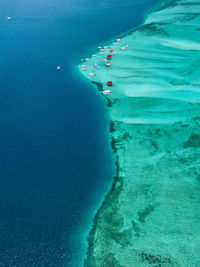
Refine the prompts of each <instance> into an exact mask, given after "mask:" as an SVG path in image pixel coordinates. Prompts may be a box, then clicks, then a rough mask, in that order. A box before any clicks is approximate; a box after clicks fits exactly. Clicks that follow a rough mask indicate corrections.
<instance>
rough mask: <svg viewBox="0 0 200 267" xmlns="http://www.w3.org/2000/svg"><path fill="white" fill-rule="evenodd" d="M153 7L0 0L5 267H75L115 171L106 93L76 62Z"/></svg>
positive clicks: (1, 262) (0, 232)
mask: <svg viewBox="0 0 200 267" xmlns="http://www.w3.org/2000/svg"><path fill="white" fill-rule="evenodd" d="M134 2H135V4H136V5H134V4H133V3H134ZM152 2H155V1H153V0H146V1H145V0H135V1H133V0H132V1H131V0H115V1H114V0H107V1H106V0H105V1H103V0H101V1H100V0H87V1H86V0H48V1H46V0H1V1H0V266H5V267H14V266H16V267H23V266H24V267H32V266H37V267H40V266H41V267H42V266H48V267H50V266H52V267H62V266H75V267H76V266H78V262H79V261H80V258H81V255H83V252H84V251H85V250H84V245H86V242H85V236H86V234H87V232H88V231H89V227H90V226H91V224H92V217H93V215H94V213H95V211H96V209H97V207H98V205H99V203H100V202H101V201H102V199H103V197H104V195H105V192H106V191H107V190H108V188H109V186H110V184H111V181H112V169H113V167H112V155H111V151H110V148H109V146H108V142H109V139H108V134H107V133H106V130H105V129H108V119H107V113H106V112H107V111H106V107H105V103H104V100H103V97H101V96H100V95H99V94H98V92H97V90H95V88H94V87H92V86H90V85H88V83H87V82H86V81H85V80H84V79H82V78H81V77H80V76H79V74H78V73H77V71H76V65H77V64H78V63H79V59H80V58H81V57H83V56H86V55H87V51H89V49H91V48H92V47H94V46H95V45H97V44H100V43H102V42H103V40H106V39H108V38H111V37H112V36H115V35H117V34H119V33H122V32H124V31H126V30H127V29H129V28H131V27H133V26H135V25H137V24H138V23H140V22H141V20H142V14H143V13H144V11H145V10H146V9H147V7H148V6H149V5H152ZM7 16H11V17H12V18H13V19H12V20H11V21H8V20H7V19H6V18H7ZM57 65H61V67H62V71H60V72H58V71H56V66H57Z"/></svg>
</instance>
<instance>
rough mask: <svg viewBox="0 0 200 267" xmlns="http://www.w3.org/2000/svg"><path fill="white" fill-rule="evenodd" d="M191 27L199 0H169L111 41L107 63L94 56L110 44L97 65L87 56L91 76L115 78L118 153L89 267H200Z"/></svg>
mask: <svg viewBox="0 0 200 267" xmlns="http://www.w3.org/2000/svg"><path fill="white" fill-rule="evenodd" d="M199 25H200V3H198V2H193V1H190V0H179V1H172V2H171V3H170V4H168V5H167V6H162V7H161V8H159V9H157V10H156V11H154V12H152V13H151V14H149V16H148V17H147V18H146V20H145V22H144V24H143V25H142V26H140V27H138V28H137V29H133V30H131V31H130V32H128V33H127V34H126V35H125V36H123V38H122V40H121V41H120V43H119V44H116V45H113V47H114V50H115V52H116V55H115V56H113V58H112V61H111V67H110V68H106V67H105V66H104V63H102V59H103V58H106V55H107V54H108V53H109V52H105V53H104V55H103V58H101V60H99V62H98V64H99V66H100V67H101V68H100V69H98V70H97V69H96V68H95V67H94V66H93V63H94V62H96V61H97V60H96V58H93V59H91V60H90V62H89V63H87V64H88V65H87V71H88V72H91V71H94V72H95V76H94V77H92V78H91V80H94V81H97V82H101V83H102V84H103V86H104V88H107V86H106V81H108V80H112V81H113V87H111V91H112V92H111V94H110V95H109V98H110V103H111V104H112V108H111V117H112V119H113V121H114V122H115V126H113V129H114V131H113V140H114V144H115V148H116V150H117V153H118V154H117V155H118V157H119V159H118V164H119V177H118V184H117V186H116V190H113V193H112V195H111V196H110V198H108V199H107V203H106V205H105V206H104V207H103V208H102V210H101V214H100V216H99V218H98V221H97V225H98V227H97V228H96V230H95V233H94V240H93V244H94V246H93V250H91V253H90V256H89V257H88V259H89V260H88V262H90V263H91V262H94V264H93V265H92V266H100V265H101V264H103V263H104V262H107V263H108V264H107V266H109V263H110V262H112V263H114V265H115V266H126V267H132V266H133V265H134V266H184V267H187V266H200V257H199V246H200V233H199V222H200V212H199V211H200V206H199V203H200V195H199V191H200V168H199V167H200V160H199V159H200V134H199V130H200V127H199V126H200V116H199V115H200V108H199V107H200V94H199V92H200V78H199V77H200V75H199V74H200V65H199V60H200V38H199V30H200V28H199ZM125 44H128V47H126V49H125V50H123V51H122V50H121V49H120V48H121V47H125V46H124V45H125ZM83 73H84V74H85V75H86V76H87V72H86V71H83ZM108 240H109V242H108ZM133 263H134V264H133Z"/></svg>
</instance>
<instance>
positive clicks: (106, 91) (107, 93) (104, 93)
mask: <svg viewBox="0 0 200 267" xmlns="http://www.w3.org/2000/svg"><path fill="white" fill-rule="evenodd" d="M110 93H111V91H110V90H105V91H103V92H102V95H109V94H110Z"/></svg>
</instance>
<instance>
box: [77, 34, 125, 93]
mask: <svg viewBox="0 0 200 267" xmlns="http://www.w3.org/2000/svg"><path fill="white" fill-rule="evenodd" d="M121 43H122V42H121V39H120V38H118V39H116V40H115V41H114V42H113V43H112V45H111V46H110V45H109V46H98V47H97V49H98V52H97V53H96V54H93V55H92V56H91V59H90V58H83V59H81V62H83V64H82V65H80V69H81V70H82V71H84V72H87V71H88V73H87V75H88V76H89V77H90V78H94V77H95V75H96V71H97V70H99V69H101V68H104V67H105V68H110V67H111V60H112V57H113V56H117V53H118V52H119V51H123V50H125V49H126V48H127V47H128V44H121ZM91 70H92V71H91ZM106 85H107V86H113V82H112V81H107V83H106ZM110 93H111V91H110V90H105V91H103V92H102V94H103V95H106V94H110Z"/></svg>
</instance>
